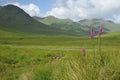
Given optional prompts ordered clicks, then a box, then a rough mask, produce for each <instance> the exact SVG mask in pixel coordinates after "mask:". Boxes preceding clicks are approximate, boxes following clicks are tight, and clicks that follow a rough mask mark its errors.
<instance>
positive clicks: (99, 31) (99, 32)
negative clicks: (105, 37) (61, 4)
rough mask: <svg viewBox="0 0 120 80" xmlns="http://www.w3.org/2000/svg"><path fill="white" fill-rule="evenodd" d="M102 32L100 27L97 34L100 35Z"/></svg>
mask: <svg viewBox="0 0 120 80" xmlns="http://www.w3.org/2000/svg"><path fill="white" fill-rule="evenodd" d="M102 32H103V30H102V27H100V28H99V30H98V34H99V35H102Z"/></svg>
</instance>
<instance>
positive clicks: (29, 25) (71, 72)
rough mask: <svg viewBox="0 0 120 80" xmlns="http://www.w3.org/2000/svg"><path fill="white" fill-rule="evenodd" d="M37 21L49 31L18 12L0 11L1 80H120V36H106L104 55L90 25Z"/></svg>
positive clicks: (102, 48) (104, 39) (118, 34)
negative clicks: (90, 36) (92, 36)
mask: <svg viewBox="0 0 120 80" xmlns="http://www.w3.org/2000/svg"><path fill="white" fill-rule="evenodd" d="M9 10H10V11H9ZM36 18H37V20H38V19H39V20H40V21H41V20H43V21H44V22H43V23H45V24H46V22H48V23H47V25H45V24H43V23H41V22H38V21H37V20H35V19H33V18H32V17H30V16H29V15H28V14H26V13H25V12H24V11H23V10H21V9H19V8H18V7H16V6H13V5H7V6H4V7H0V80H120V69H119V68H120V49H119V48H120V44H119V43H120V37H119V36H120V32H114V33H109V34H104V35H102V37H101V44H102V45H101V48H100V49H101V52H100V51H99V50H100V49H99V47H98V46H99V44H98V43H99V39H98V36H97V35H96V36H95V37H94V39H93V40H90V39H89V36H88V30H89V25H87V26H82V25H81V23H77V22H72V21H71V20H69V19H65V20H64V19H63V20H60V19H59V20H58V19H57V18H53V17H47V18H45V19H44V18H38V17H36ZM95 21H99V20H97V19H95ZM110 24H113V23H110ZM90 25H91V24H90ZM116 25H117V24H116ZM98 27H99V26H96V27H95V30H96V29H98ZM110 28H111V29H112V28H113V27H110ZM110 28H109V29H110ZM119 29H120V28H115V29H114V30H113V31H116V30H118V31H119ZM104 30H105V31H107V28H105V27H104ZM110 32H111V31H110ZM68 35H69V36H68ZM74 35H77V36H74ZM83 35H86V36H83ZM83 48H84V49H85V55H82V54H81V49H83ZM101 55H102V57H101Z"/></svg>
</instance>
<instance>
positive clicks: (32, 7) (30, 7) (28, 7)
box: [9, 3, 42, 16]
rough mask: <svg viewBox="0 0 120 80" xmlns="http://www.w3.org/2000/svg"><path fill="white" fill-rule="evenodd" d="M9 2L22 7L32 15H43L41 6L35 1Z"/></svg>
mask: <svg viewBox="0 0 120 80" xmlns="http://www.w3.org/2000/svg"><path fill="white" fill-rule="evenodd" d="M9 4H13V5H16V6H18V7H20V8H21V9H23V10H24V11H25V12H26V13H28V14H29V15H30V16H42V14H41V13H40V8H39V7H38V6H37V5H35V4H33V3H30V4H28V5H22V4H19V3H9Z"/></svg>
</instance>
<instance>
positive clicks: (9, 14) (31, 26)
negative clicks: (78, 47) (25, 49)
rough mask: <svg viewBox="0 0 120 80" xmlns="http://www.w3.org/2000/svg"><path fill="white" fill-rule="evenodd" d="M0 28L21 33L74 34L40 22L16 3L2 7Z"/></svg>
mask: <svg viewBox="0 0 120 80" xmlns="http://www.w3.org/2000/svg"><path fill="white" fill-rule="evenodd" d="M0 29H4V30H8V31H13V32H20V33H21V32H22V33H32V34H52V35H54V34H66V35H69V34H70V35H72V33H70V32H66V31H63V30H61V29H58V28H53V27H50V26H48V25H45V24H43V23H41V22H38V21H37V20H35V19H33V18H32V17H31V16H29V15H28V14H27V13H25V11H23V10H22V9H20V8H19V7H17V6H14V5H7V6H3V7H1V8H0Z"/></svg>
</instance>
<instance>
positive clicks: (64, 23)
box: [34, 16, 89, 35]
mask: <svg viewBox="0 0 120 80" xmlns="http://www.w3.org/2000/svg"><path fill="white" fill-rule="evenodd" d="M34 19H36V20H38V21H39V22H42V23H44V24H46V25H49V26H51V27H54V28H60V29H62V30H65V31H68V32H72V33H75V34H76V35H88V30H89V27H88V26H84V25H81V24H80V23H78V22H74V21H72V20H70V19H58V18H56V17H53V16H48V17H44V18H38V17H34Z"/></svg>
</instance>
